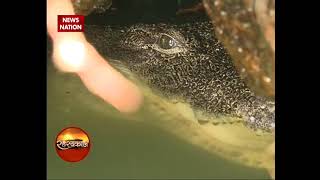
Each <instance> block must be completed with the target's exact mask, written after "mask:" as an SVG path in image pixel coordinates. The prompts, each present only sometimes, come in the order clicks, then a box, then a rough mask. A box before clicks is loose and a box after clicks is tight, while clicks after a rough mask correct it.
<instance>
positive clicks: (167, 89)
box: [86, 19, 275, 132]
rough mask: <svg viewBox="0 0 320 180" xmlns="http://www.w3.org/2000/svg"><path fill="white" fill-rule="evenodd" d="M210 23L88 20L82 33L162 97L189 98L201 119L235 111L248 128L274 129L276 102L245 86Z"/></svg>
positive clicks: (196, 21) (230, 115) (207, 120)
mask: <svg viewBox="0 0 320 180" xmlns="http://www.w3.org/2000/svg"><path fill="white" fill-rule="evenodd" d="M213 28H214V26H213V25H212V23H211V22H210V21H209V20H207V19H201V20H200V21H199V20H198V19H197V20H195V21H188V22H186V21H185V20H184V21H181V20H175V21H174V22H166V23H157V24H133V25H111V26H100V25H99V26H94V25H91V26H87V27H86V37H87V39H88V41H89V42H91V43H92V44H93V45H94V46H95V47H96V48H97V50H98V51H99V52H100V53H101V54H102V55H103V56H105V57H107V58H110V59H116V60H120V61H121V63H123V64H125V66H126V67H128V69H129V70H130V71H132V72H133V73H134V74H136V75H137V76H138V77H139V78H141V79H142V80H143V81H144V82H146V83H147V84H148V86H150V87H151V88H152V89H154V90H156V91H157V92H159V93H161V94H162V95H163V96H164V97H165V98H169V99H172V98H178V99H181V100H182V101H184V102H186V103H189V104H190V105H191V107H192V109H193V110H194V111H195V112H197V113H196V115H197V119H198V120H199V122H210V121H212V122H214V123H219V120H218V121H214V120H212V119H217V117H221V116H227V117H238V118H240V119H242V122H243V123H244V124H245V125H246V127H249V128H250V129H253V130H260V131H263V132H273V131H274V128H275V109H274V102H272V101H269V100H267V99H265V98H263V97H257V96H256V95H255V94H254V93H253V92H252V91H251V90H250V89H249V88H248V87H247V86H246V84H245V83H244V81H243V80H242V79H241V77H240V76H239V73H238V72H237V70H236V69H235V67H234V65H233V63H232V59H231V58H230V55H229V54H228V52H227V50H226V49H225V48H224V47H223V45H222V44H221V42H219V40H218V39H217V38H216V36H215V34H214V31H213ZM213 117H214V118H213Z"/></svg>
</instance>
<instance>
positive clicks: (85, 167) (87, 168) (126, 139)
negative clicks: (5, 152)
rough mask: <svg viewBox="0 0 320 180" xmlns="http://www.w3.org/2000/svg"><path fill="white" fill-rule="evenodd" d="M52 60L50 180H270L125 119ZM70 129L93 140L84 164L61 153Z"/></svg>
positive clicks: (264, 174) (49, 82) (49, 85)
mask: <svg viewBox="0 0 320 180" xmlns="http://www.w3.org/2000/svg"><path fill="white" fill-rule="evenodd" d="M50 62H51V61H48V71H47V142H48V145H47V160H48V161H47V162H48V166H47V168H48V170H47V173H48V179H120V178H134V179H146V178H147V179H154V178H158V179H159V178H162V179H169V178H181V179H190V178H193V179H200V178H208V179H269V175H268V173H267V171H264V170H257V169H253V168H247V167H244V166H241V165H238V164H235V163H233V162H230V161H226V160H224V159H223V158H220V157H217V156H214V155H212V154H210V153H208V152H206V151H204V150H202V149H201V148H200V147H195V146H193V145H191V144H188V143H187V142H185V141H183V140H181V139H178V138H177V137H175V136H173V135H170V134H168V133H167V132H166V131H163V130H162V129H161V128H157V127H155V126H150V125H148V124H146V123H143V121H141V122H140V121H139V122H137V121H129V120H125V119H124V118H121V115H120V114H119V113H117V112H116V111H115V110H114V109H113V108H111V107H110V106H109V105H107V104H106V103H104V102H102V101H101V100H100V99H98V98H96V97H94V96H93V95H91V94H90V93H89V92H88V91H87V90H86V88H85V87H84V86H83V85H82V84H81V82H80V80H79V79H78V78H77V77H76V76H74V75H71V74H62V73H59V72H57V71H56V70H55V69H54V68H53V67H52V64H51V63H50ZM148 117H150V116H147V115H146V117H145V118H148ZM154 120H155V121H156V119H154ZM68 126H77V127H80V128H82V129H84V130H85V131H86V132H88V134H89V135H90V139H91V142H92V148H91V151H90V153H89V155H88V156H87V157H86V158H85V159H84V160H83V161H80V162H78V163H67V162H65V161H63V160H61V159H60V158H59V157H58V156H57V154H56V152H55V147H54V143H55V142H54V141H55V138H56V135H57V134H58V132H59V131H60V130H62V129H63V128H65V127H68Z"/></svg>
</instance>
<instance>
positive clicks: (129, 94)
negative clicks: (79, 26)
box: [47, 0, 143, 112]
mask: <svg viewBox="0 0 320 180" xmlns="http://www.w3.org/2000/svg"><path fill="white" fill-rule="evenodd" d="M74 14H75V13H74V10H73V6H72V4H71V1H70V0H47V31H48V33H49V35H50V37H51V39H52V41H53V61H54V64H55V65H56V67H57V68H58V69H60V70H62V71H64V72H73V73H76V74H77V75H78V76H79V77H80V78H81V80H82V82H83V83H84V85H85V86H86V87H87V88H88V89H89V91H90V92H92V93H93V94H95V95H97V96H98V97H100V98H102V99H103V100H104V101H106V102H108V103H110V104H111V105H113V106H114V107H115V108H116V109H118V110H119V111H121V112H134V111H136V110H137V109H138V108H139V106H140V104H141V102H142V99H143V96H142V94H141V92H140V91H139V89H138V87H136V86H135V85H134V84H133V83H132V82H130V81H129V80H127V79H126V78H125V77H123V76H122V75H121V74H120V73H119V72H118V71H116V70H115V69H114V68H113V67H112V66H110V64H109V63H108V62H107V61H106V60H105V59H104V58H103V57H101V56H100V54H99V53H98V52H97V51H96V50H95V48H94V47H93V46H92V45H91V44H90V43H88V42H87V41H86V39H85V36H84V34H83V33H81V32H57V15H74Z"/></svg>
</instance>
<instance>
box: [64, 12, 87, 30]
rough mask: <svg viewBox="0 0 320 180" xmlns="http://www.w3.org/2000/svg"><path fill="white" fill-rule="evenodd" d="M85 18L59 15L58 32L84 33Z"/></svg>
mask: <svg viewBox="0 0 320 180" xmlns="http://www.w3.org/2000/svg"><path fill="white" fill-rule="evenodd" d="M83 31H84V16H82V15H58V32H83Z"/></svg>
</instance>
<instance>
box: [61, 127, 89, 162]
mask: <svg viewBox="0 0 320 180" xmlns="http://www.w3.org/2000/svg"><path fill="white" fill-rule="evenodd" d="M55 146H56V151H57V154H58V155H59V157H60V158H61V159H63V160H65V161H67V162H78V161H81V160H83V159H84V158H85V157H86V156H87V155H88V153H89V150H90V146H91V144H90V139H89V136H88V134H87V133H86V132H85V131H83V130H82V129H80V128H77V127H68V128H65V129H63V130H62V131H61V132H60V133H59V134H58V135H57V138H56V144H55Z"/></svg>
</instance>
